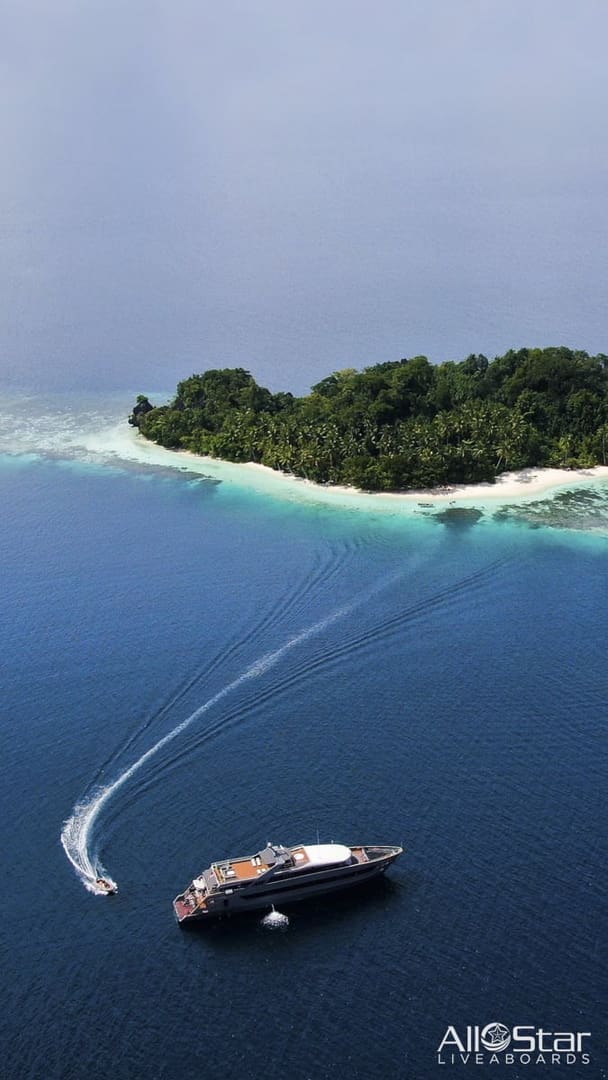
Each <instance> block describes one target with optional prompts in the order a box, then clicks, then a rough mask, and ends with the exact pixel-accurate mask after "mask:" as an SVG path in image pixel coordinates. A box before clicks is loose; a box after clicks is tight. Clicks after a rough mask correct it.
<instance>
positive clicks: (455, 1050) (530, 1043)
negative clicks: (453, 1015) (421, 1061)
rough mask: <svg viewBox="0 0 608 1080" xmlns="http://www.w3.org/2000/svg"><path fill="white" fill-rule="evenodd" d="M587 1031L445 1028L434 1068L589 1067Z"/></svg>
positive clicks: (524, 1027) (528, 1026) (496, 1024)
mask: <svg viewBox="0 0 608 1080" xmlns="http://www.w3.org/2000/svg"><path fill="white" fill-rule="evenodd" d="M590 1038H591V1032H590V1031H548V1030H546V1029H545V1028H542V1027H536V1025H535V1024H516V1025H515V1026H514V1027H507V1025H506V1024H501V1023H499V1022H498V1021H497V1020H492V1021H491V1022H490V1023H489V1024H486V1025H485V1026H484V1027H480V1026H479V1025H478V1024H475V1025H467V1027H465V1028H460V1029H458V1028H457V1027H456V1025H455V1024H449V1025H448V1028H447V1031H446V1032H445V1034H444V1036H443V1038H442V1039H441V1042H440V1043H439V1046H438V1047H437V1064H438V1065H469V1064H470V1065H500V1064H503V1065H514V1064H517V1065H589V1064H590V1061H591V1055H590V1052H589V1045H588V1042H587V1040H589V1039H590Z"/></svg>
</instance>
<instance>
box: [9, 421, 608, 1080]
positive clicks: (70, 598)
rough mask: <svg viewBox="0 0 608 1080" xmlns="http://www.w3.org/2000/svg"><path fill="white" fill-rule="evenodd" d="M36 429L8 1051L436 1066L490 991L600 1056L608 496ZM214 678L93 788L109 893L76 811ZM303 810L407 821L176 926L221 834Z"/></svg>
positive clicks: (42, 1063) (17, 769) (364, 1072)
mask: <svg viewBox="0 0 608 1080" xmlns="http://www.w3.org/2000/svg"><path fill="white" fill-rule="evenodd" d="M102 412H103V410H98V412H97V413H95V415H96V416H99V415H101V413H102ZM79 415H81V414H79ZM88 422H89V423H91V421H90V420H89V421H88ZM78 423H81V421H76V420H74V423H73V428H72V431H73V434H74V439H75V440H76V442H77V441H78V430H79V429H78ZM54 424H55V426H53V425H54ZM28 430H29V432H30V434H29V435H28V438H29V439H30V442H29V443H28V442H27V439H26V438H25V437H22V441H21V443H20V444H19V447H18V448H19V449H20V450H21V451H24V452H25V451H26V450H28V449H29V450H30V451H32V450H35V451H36V454H37V456H36V455H34V456H32V454H31V453H30V455H29V456H21V457H18V458H16V457H10V456H9V457H7V456H4V457H3V458H2V459H1V460H0V491H1V492H2V503H3V507H4V512H3V514H2V518H1V520H0V552H1V556H2V567H3V582H4V584H3V604H2V624H1V633H2V641H1V661H2V682H3V688H4V693H3V722H2V727H1V729H0V744H1V745H0V751H1V754H2V761H3V774H4V782H3V785H2V790H1V793H0V800H1V807H2V819H3V821H4V824H5V874H4V889H3V891H2V897H1V900H0V903H1V905H2V925H3V928H4V935H5V943H6V945H7V949H6V954H5V955H6V962H5V964H4V977H5V980H6V992H5V1007H4V1010H3V1017H2V1021H1V1024H2V1028H3V1045H4V1047H5V1051H4V1055H5V1066H6V1072H7V1075H10V1076H24V1077H36V1078H38V1077H57V1078H59V1077H61V1078H62V1080H63V1078H65V1077H69V1078H71V1077H74V1078H80V1077H82V1076H88V1077H91V1078H97V1077H102V1076H106V1075H107V1074H108V1072H111V1073H112V1075H114V1076H115V1077H119V1078H123V1077H124V1078H127V1077H132V1076H139V1075H144V1074H145V1075H146V1076H153V1077H163V1078H165V1077H166V1078H170V1080H173V1078H174V1077H178V1076H179V1077H184V1078H190V1077H192V1078H194V1077H197V1078H198V1077H200V1076H201V1075H204V1074H206V1073H208V1072H209V1071H210V1070H211V1069H212V1068H213V1069H215V1070H217V1069H221V1070H222V1071H224V1072H226V1073H227V1074H228V1075H234V1074H236V1072H237V1070H239V1071H240V1070H247V1072H248V1073H249V1074H250V1075H253V1076H256V1077H257V1076H260V1077H261V1076H264V1077H269V1078H271V1080H275V1078H276V1080H279V1078H282V1077H284V1076H285V1075H287V1074H291V1075H292V1076H293V1077H294V1080H306V1078H311V1080H317V1078H319V1080H320V1078H325V1077H333V1076H335V1075H336V1074H337V1073H341V1074H342V1075H346V1076H352V1077H356V1078H358V1077H361V1078H363V1077H366V1078H367V1077H372V1078H374V1080H375V1078H378V1080H384V1078H385V1077H389V1076H390V1077H393V1076H394V1077H404V1078H406V1077H407V1078H409V1077H415V1078H418V1077H427V1076H434V1075H436V1074H437V1075H444V1074H445V1072H446V1068H445V1067H442V1066H439V1065H438V1063H437V1055H436V1049H437V1046H438V1043H439V1041H440V1039H441V1038H442V1036H443V1034H444V1032H445V1029H446V1027H447V1025H448V1024H455V1025H457V1026H460V1027H465V1026H466V1025H467V1024H468V1025H475V1024H479V1025H484V1024H486V1023H489V1022H490V1021H492V1020H498V1021H500V1022H503V1023H505V1024H506V1025H509V1026H511V1025H514V1024H533V1025H541V1024H542V1025H543V1026H544V1027H545V1028H546V1029H550V1030H562V1031H563V1030H574V1031H575V1030H584V1031H591V1032H592V1050H593V1055H594V1056H593V1070H594V1071H593V1072H592V1073H591V1074H592V1075H602V1072H601V1069H602V1067H603V1066H602V1065H601V1057H602V1045H603V1034H605V1032H603V1031H602V1027H603V1023H604V1021H603V1012H602V1009H601V1002H602V1000H603V999H604V997H605V991H606V985H605V974H604V969H603V966H602V964H601V956H600V944H601V939H602V935H603V925H604V924H603V921H602V915H603V910H604V899H603V896H604V894H603V887H602V879H603V859H602V854H601V853H602V849H603V844H604V842H605V809H604V799H603V788H604V782H605V766H606V743H605V720H606V705H605V702H606V699H607V696H608V695H607V690H608V687H607V685H606V666H605V656H606V645H607V641H606V638H607V632H606V631H607V628H606V616H605V606H606V605H605V601H606V566H607V563H606V559H607V548H606V540H605V538H604V536H603V534H602V533H601V531H597V532H596V531H594V529H595V528H596V526H595V525H594V524H592V522H591V520H589V521H588V524H592V528H591V529H589V528H585V527H584V526H585V515H588V517H589V519H590V518H593V521H594V522H595V521H596V518H597V516H598V513H599V512H601V513H603V505H602V506H599V504H598V500H597V499H596V498H594V497H589V496H588V495H582V496H581V495H577V496H573V497H572V498H571V499H570V505H569V506H565V504H566V503H567V502H568V500H565V501H563V502H564V505H562V504H561V503H560V502H559V501H556V500H543V503H544V504H545V505H544V506H543V504H541V503H539V504H538V507H539V509H537V510H534V511H531V510H530V508H529V507H528V506H527V507H525V508H524V509H523V510H522V509H521V508H520V510H518V511H517V512H516V511H509V513H508V515H507V514H506V513H501V512H499V511H498V510H497V511H496V513H495V514H493V515H489V514H486V513H484V517H483V519H482V520H480V521H478V522H477V523H476V524H475V523H472V522H471V519H470V518H469V519H462V518H461V519H458V518H457V517H452V518H451V519H450V518H447V519H445V518H444V519H441V518H437V517H436V516H434V515H433V516H425V515H424V514H422V513H421V514H417V515H414V516H412V515H410V516H409V517H404V516H403V515H401V516H400V515H386V514H383V513H381V512H374V513H371V512H368V513H362V512H360V511H358V510H350V511H348V510H344V509H341V508H334V507H331V506H327V505H322V504H316V503H314V502H313V503H302V502H294V501H293V500H281V499H280V498H278V497H274V496H273V497H270V496H268V495H266V496H263V495H260V494H259V493H255V492H252V491H249V490H246V489H244V488H242V487H240V486H238V485H230V484H228V483H225V484H222V483H218V482H217V481H207V480H204V479H200V478H199V479H197V478H194V479H193V478H192V477H190V476H188V475H186V474H181V473H179V472H176V471H175V470H167V469H162V468H159V469H155V468H153V467H145V466H142V467H138V466H137V463H133V462H132V463H131V464H130V465H128V466H119V465H118V464H117V463H116V462H114V463H113V464H112V465H111V466H109V465H108V464H107V463H102V462H100V461H99V460H97V461H92V460H91V459H90V458H89V460H84V457H86V455H84V454H82V453H79V452H77V451H75V450H72V451H71V452H70V454H69V455H67V456H68V460H66V455H65V454H62V439H63V440H65V427H64V428H63V429H62V430H63V434H62V430H60V429H59V427H58V426H57V424H56V421H55V420H54V419H53V417H51V418H50V420H49V422H48V424H47V427H46V429H44V430H41V428H40V425H39V426H38V432H39V434H38V441H37V444H36V445H34V443H33V442H32V439H31V425H30V428H29V429H28ZM51 436H53V438H51ZM34 442H35V440H34ZM601 498H602V496H601V493H600V499H601ZM564 506H565V509H564ZM573 506H574V513H575V516H576V526H574V527H573V521H574V519H573V517H572V513H573ZM556 507H557V509H556ZM421 509H424V508H421ZM532 514H534V515H536V516H535V517H534V519H532V517H531V515H532ZM548 514H552V515H553V524H549V517H548V516H547V515H548ZM565 514H570V517H569V518H568V519H567V520H566V518H565V517H564V515H565ZM556 524H557V525H559V526H560V527H559V528H556V527H555V525H556ZM564 524H567V525H568V528H566V529H564V527H563V526H564ZM531 526H533V527H531ZM313 628H314V629H313ZM305 631H310V633H308V634H306V633H303V632H305ZM290 643H293V644H291V645H290ZM288 645H290V647H289V648H287V646H288ZM269 657H275V658H276V659H273V660H272V662H269ZM248 672H249V673H251V674H250V675H249V676H248V677H247V678H244V679H243V678H241V677H242V676H243V675H244V674H246V673H248ZM229 688H231V689H229ZM223 691H226V692H225V693H224V694H223V696H221V697H219V698H218V699H217V701H216V704H215V705H211V706H210V707H209V708H208V709H207V710H206V711H202V712H200V713H199V714H198V718H195V719H194V720H193V722H192V723H191V724H190V725H189V726H188V727H187V728H186V729H185V730H184V731H183V732H182V733H181V734H180V735H178V736H177V737H176V738H175V739H173V740H172V741H170V742H169V743H167V744H166V745H165V746H164V747H162V748H161V749H160V750H159V752H158V753H157V754H156V755H154V756H153V757H152V758H151V759H149V761H148V762H147V763H145V764H144V765H143V766H142V767H141V769H139V770H138V771H136V773H135V774H134V775H133V776H132V778H131V779H130V780H128V781H127V782H125V783H124V784H123V785H122V787H120V788H119V789H118V790H117V791H116V792H115V794H114V796H113V797H112V798H110V799H109V800H108V802H107V803H106V804H105V806H104V807H103V809H102V811H101V812H100V816H99V818H98V820H97V822H96V824H95V828H94V830H93V834H92V843H91V849H92V853H93V854H94V855H96V856H98V857H99V858H100V859H101V861H102V862H103V865H104V866H105V867H106V868H107V870H108V872H109V873H111V874H112V876H113V877H115V878H116V880H117V881H118V882H119V885H120V892H119V894H118V896H117V897H115V898H114V899H112V900H109V899H105V898H99V897H95V896H92V895H91V894H90V893H88V892H86V890H85V889H84V888H83V886H82V884H81V882H80V881H79V879H78V877H77V875H76V874H75V873H74V871H73V869H72V867H71V866H70V864H69V863H68V860H67V859H66V857H65V853H64V851H63V849H62V847H61V844H60V833H61V828H62V823H63V822H64V820H65V819H66V818H68V816H69V815H70V814H71V813H72V811H73V808H74V805H75V804H76V803H77V802H78V801H79V800H81V799H82V798H83V797H84V798H86V797H87V796H88V795H91V794H92V793H94V791H95V790H98V789H99V787H100V786H103V785H107V784H110V783H112V781H113V780H115V779H116V778H117V777H119V776H120V775H121V774H123V773H124V771H125V770H126V769H128V768H129V767H130V766H131V765H132V764H133V763H134V762H136V761H137V760H138V759H139V758H140V757H141V755H142V754H144V753H145V752H146V751H147V750H148V749H149V748H150V747H152V746H154V745H155V744H156V743H157V742H158V740H160V739H162V738H163V737H164V736H166V735H167V734H169V733H170V732H172V731H173V730H174V729H175V728H176V726H177V725H178V724H180V723H182V722H183V721H184V720H185V719H187V718H188V717H191V716H193V714H195V713H197V711H198V710H201V707H202V706H204V705H205V703H207V702H209V701H211V700H212V699H213V698H214V697H216V698H217V696H218V695H222V692H223ZM317 831H318V832H319V835H320V836H321V838H322V839H330V838H334V839H336V840H344V841H346V842H348V841H359V840H364V841H376V840H377V841H381V842H382V841H385V842H398V843H403V844H404V846H405V847H406V849H407V850H406V854H405V855H404V856H403V858H402V859H401V860H400V861H399V862H398V863H397V864H396V865H395V867H394V869H393V870H392V872H391V874H390V877H388V878H387V879H386V881H383V882H380V883H378V885H377V887H375V888H373V889H371V890H370V891H368V892H366V893H362V894H360V895H355V894H353V895H352V896H350V897H346V896H345V897H344V898H342V899H340V900H338V901H336V900H335V899H333V900H329V901H326V902H321V901H319V902H318V903H315V904H314V905H312V906H311V907H306V908H300V909H294V910H293V911H292V912H289V915H290V924H289V927H288V929H287V931H286V932H285V933H280V934H276V933H274V934H273V933H271V932H269V931H267V930H264V929H263V928H262V927H261V926H260V925H259V922H258V921H257V920H253V921H252V922H248V923H245V924H237V923H234V922H232V923H228V924H225V925H218V926H217V927H212V928H207V930H206V931H205V932H203V933H194V934H184V933H182V932H180V930H179V929H178V928H177V926H176V925H175V923H174V921H173V916H172V912H171V899H172V897H173V896H174V895H175V893H176V892H178V891H180V890H181V888H182V887H183V886H184V885H185V884H186V883H187V882H188V881H189V879H190V878H191V877H192V876H193V874H195V873H197V872H198V871H200V870H201V869H202V867H203V866H205V865H207V864H208V863H209V862H210V861H211V860H212V859H214V858H216V857H219V856H221V855H228V854H239V853H241V852H246V851H250V850H254V849H255V848H257V847H258V846H259V845H260V844H263V843H264V842H265V841H266V840H267V839H272V840H275V841H283V842H286V843H292V842H293V843H295V842H298V841H302V840H307V839H308V840H311V839H314V838H316V835H317ZM470 1067H471V1066H467V1068H470ZM454 1068H455V1069H457V1067H454ZM463 1068H464V1067H463V1066H461V1067H460V1068H459V1069H458V1071H459V1072H461V1071H462V1069H463ZM448 1072H449V1070H448ZM546 1072H549V1074H550V1075H551V1076H560V1075H564V1076H566V1075H567V1076H572V1075H574V1074H575V1073H574V1071H573V1067H572V1066H567V1065H566V1064H565V1063H562V1064H560V1065H554V1066H553V1067H552V1068H551V1069H550V1070H549V1069H547V1070H546ZM546 1072H545V1071H544V1070H543V1067H542V1066H540V1065H539V1066H535V1065H533V1064H530V1065H523V1064H521V1065H516V1064H515V1065H512V1066H510V1071H509V1075H510V1076H520V1075H521V1076H530V1075H545V1074H546ZM584 1075H587V1073H584Z"/></svg>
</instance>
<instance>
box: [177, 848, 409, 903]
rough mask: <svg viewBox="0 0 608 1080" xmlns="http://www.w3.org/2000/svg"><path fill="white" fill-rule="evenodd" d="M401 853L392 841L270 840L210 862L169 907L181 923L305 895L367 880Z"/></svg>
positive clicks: (382, 870)
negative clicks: (290, 844) (249, 850)
mask: <svg viewBox="0 0 608 1080" xmlns="http://www.w3.org/2000/svg"><path fill="white" fill-rule="evenodd" d="M402 852H403V848H401V847H398V846H396V845H388V846H386V845H384V846H383V845H377V844H359V845H356V846H354V847H347V846H346V844H336V843H333V841H332V843H331V844H300V845H298V846H296V847H285V846H283V845H282V844H270V843H268V844H267V845H266V847H265V848H262V850H261V851H258V852H257V853H256V854H255V855H242V856H239V857H237V858H235V859H222V860H220V861H219V862H214V863H211V866H209V867H208V869H206V870H203V872H202V873H201V874H200V875H199V876H198V877H196V878H194V879H193V881H192V882H191V883H190V885H189V886H188V888H187V889H185V890H184V892H183V893H180V895H179V896H176V898H175V900H174V901H173V910H174V911H175V914H176V916H177V920H178V922H180V923H185V922H190V921H191V920H198V919H203V920H205V919H209V918H213V917H218V916H222V915H232V914H236V913H238V912H246V911H258V910H260V909H262V908H270V907H271V905H272V904H276V903H293V902H295V901H299V900H306V899H308V897H311V896H321V895H323V894H324V893H328V892H333V891H334V890H337V889H344V888H347V887H349V886H351V885H359V884H362V883H363V882H364V881H369V880H370V878H373V877H376V876H377V875H378V874H382V873H384V871H385V870H386V869H387V867H388V866H390V864H391V863H392V862H394V861H395V859H397V858H398V857H399V855H401V853H402Z"/></svg>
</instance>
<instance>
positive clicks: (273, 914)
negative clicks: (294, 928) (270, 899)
mask: <svg viewBox="0 0 608 1080" xmlns="http://www.w3.org/2000/svg"><path fill="white" fill-rule="evenodd" d="M262 926H265V927H266V929H267V930H286V929H287V927H288V926H289V919H288V917H287V915H283V912H282V911H276V910H275V906H274V904H273V905H272V910H271V911H269V912H268V914H267V915H265V916H264V918H263V919H262Z"/></svg>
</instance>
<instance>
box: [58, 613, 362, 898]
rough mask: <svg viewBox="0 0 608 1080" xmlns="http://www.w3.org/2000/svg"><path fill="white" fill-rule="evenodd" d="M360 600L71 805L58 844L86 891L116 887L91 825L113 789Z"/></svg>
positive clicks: (267, 659) (257, 667)
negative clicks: (102, 882) (105, 885)
mask: <svg viewBox="0 0 608 1080" xmlns="http://www.w3.org/2000/svg"><path fill="white" fill-rule="evenodd" d="M366 595H368V594H366ZM361 602H362V600H361V599H359V600H357V602H356V603H352V604H349V605H347V606H345V607H340V608H338V609H337V610H336V611H334V612H332V614H331V615H327V616H326V617H325V618H323V619H320V620H319V621H318V622H316V623H313V624H312V625H311V626H308V627H306V629H304V630H301V631H300V632H299V633H298V634H295V635H294V636H293V637H292V638H290V639H289V641H287V642H286V643H285V644H284V645H281V646H280V648H278V649H275V650H274V651H272V652H268V653H266V654H265V655H264V656H262V657H260V658H259V659H258V660H256V661H255V662H254V663H253V664H251V665H250V666H249V667H248V668H247V669H246V670H245V671H244V672H243V673H242V674H241V675H239V676H238V677H237V678H236V679H233V681H232V682H231V683H228V685H227V686H225V687H224V688H223V689H222V690H220V691H219V692H218V693H217V694H214V695H213V697H211V698H209V701H206V702H205V703H204V705H201V706H199V708H198V709H195V711H194V712H193V713H191V714H190V716H187V717H186V719H185V720H182V721H181V723H179V724H178V725H177V726H176V727H174V728H173V730H172V731H170V732H168V734H167V735H164V736H163V737H162V738H161V739H159V740H158V742H156V743H154V745H153V746H151V747H150V749H149V750H146V751H145V753H143V754H142V755H141V757H139V758H138V759H137V761H134V762H133V764H132V765H129V767H128V768H127V769H125V770H124V772H122V773H121V774H120V776H119V777H118V778H117V779H116V780H114V781H113V782H112V783H111V784H108V785H106V786H104V787H99V788H97V789H96V790H95V791H93V793H92V794H91V795H90V797H88V798H85V799H84V800H83V801H82V802H80V803H78V804H77V805H76V806H75V807H74V810H73V812H72V814H71V815H70V817H69V818H68V819H67V821H65V822H64V826H63V829H62V831H61V843H62V846H63V850H64V851H65V853H66V855H67V857H68V859H69V860H70V862H71V864H72V866H73V867H74V869H75V871H76V873H77V874H78V877H79V878H80V880H81V881H82V884H83V885H84V886H85V888H87V889H88V890H89V892H93V893H103V892H107V891H108V890H107V889H105V888H103V887H101V886H100V885H99V883H98V881H99V879H100V878H105V879H106V880H107V881H109V882H111V883H112V886H113V887H114V888H116V887H117V886H116V883H115V882H113V881H112V879H111V878H109V877H108V875H107V873H106V871H105V869H104V867H103V866H102V864H101V862H100V861H99V858H98V857H97V855H96V853H95V851H94V849H93V847H92V841H93V833H94V827H95V824H96V822H97V819H98V818H99V815H100V813H101V811H102V810H103V808H104V807H105V806H106V804H107V803H108V802H109V801H110V799H111V798H112V797H113V796H114V795H115V794H116V792H117V791H119V790H120V788H122V787H123V786H124V785H125V784H126V783H128V781H129V780H131V778H132V777H133V776H135V774H136V773H138V772H139V770H140V769H142V768H143V766H144V765H146V764H147V763H148V762H149V761H150V760H151V759H152V758H153V757H155V756H156V755H157V754H158V753H159V752H160V751H161V750H162V749H163V748H164V747H165V746H167V745H168V744H169V743H170V742H173V740H174V739H176V738H177V737H178V736H179V735H181V734H182V732H184V731H186V729H187V728H189V727H190V726H191V725H192V724H194V723H195V722H196V721H197V720H199V719H200V718H201V717H202V716H203V715H204V714H205V713H206V712H208V711H209V710H210V709H212V708H213V707H214V706H215V705H217V704H218V702H220V701H222V700H223V698H225V697H227V696H228V695H229V694H231V693H232V692H233V691H234V690H236V689H237V687H239V686H241V685H242V684H243V683H245V682H247V681H248V680H250V679H258V678H259V677H260V676H261V675H264V674H265V673H266V672H267V671H269V670H270V669H271V668H273V667H274V666H275V664H278V663H279V661H280V660H281V659H282V658H283V657H284V656H285V655H286V653H288V652H290V651H291V650H292V649H295V648H296V647H297V646H298V645H301V644H303V642H305V641H307V640H308V639H309V638H311V637H314V636H315V635H316V634H320V633H322V632H323V631H324V630H326V629H328V628H329V627H330V626H331V625H332V623H334V622H336V621H337V620H338V619H342V618H344V617H345V616H346V615H348V614H350V613H351V612H352V611H353V610H354V609H355V607H357V606H358V605H359V604H360V603H361Z"/></svg>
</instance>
